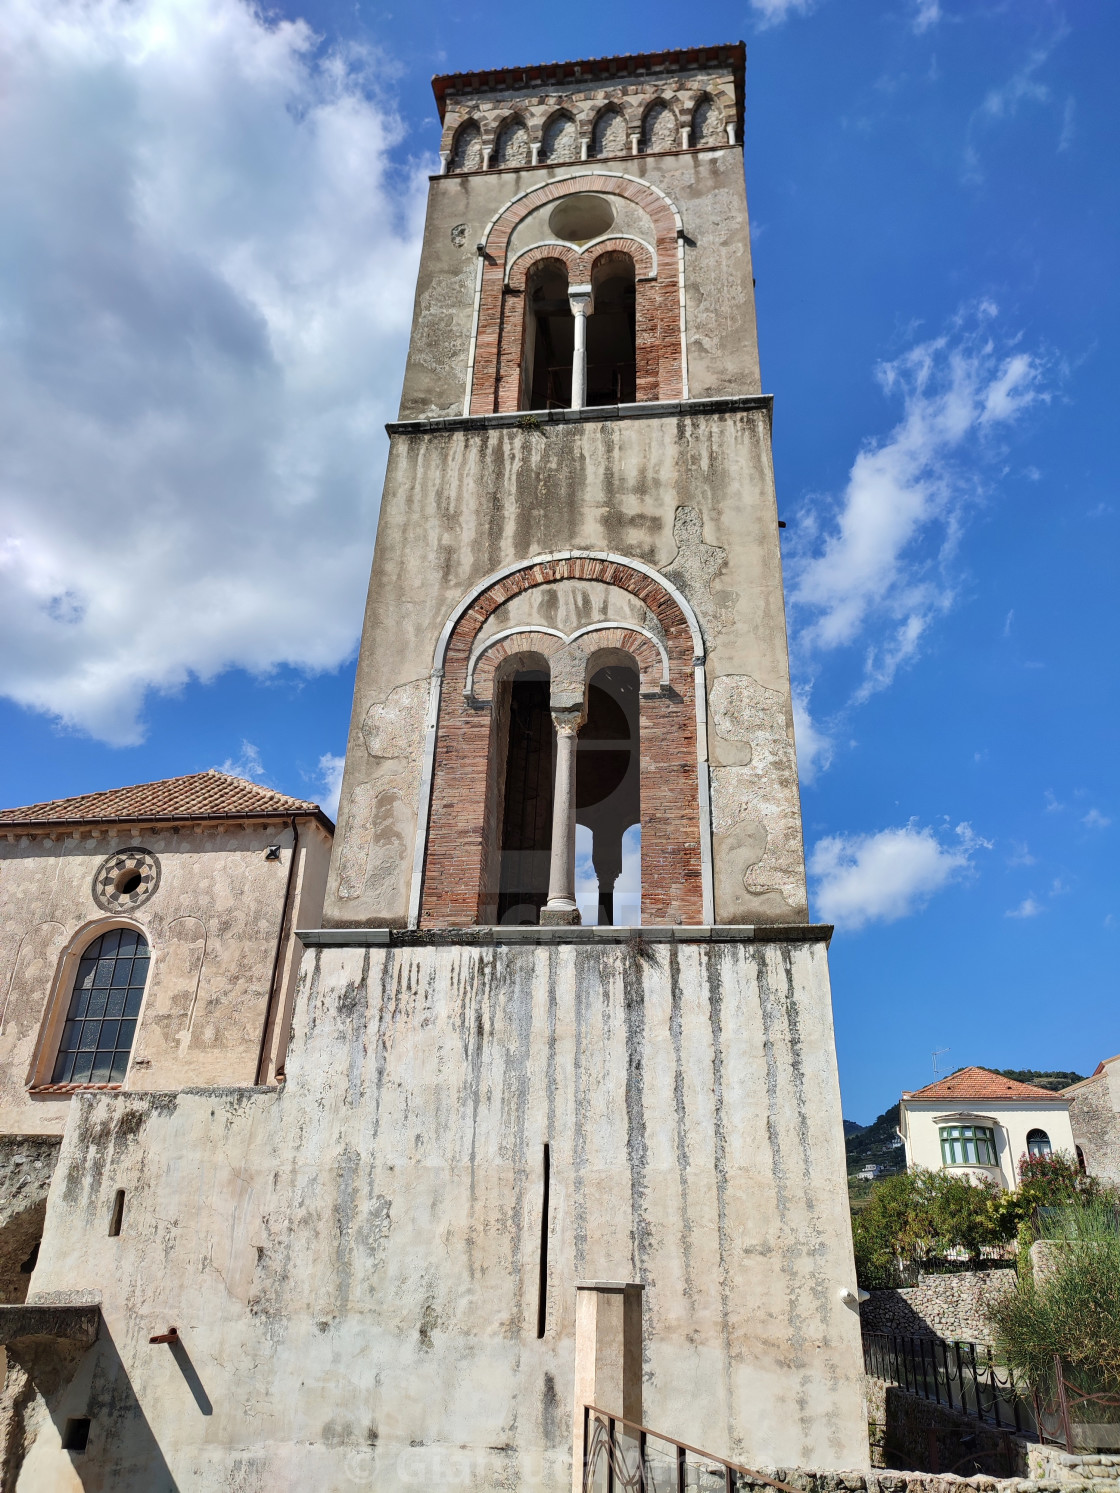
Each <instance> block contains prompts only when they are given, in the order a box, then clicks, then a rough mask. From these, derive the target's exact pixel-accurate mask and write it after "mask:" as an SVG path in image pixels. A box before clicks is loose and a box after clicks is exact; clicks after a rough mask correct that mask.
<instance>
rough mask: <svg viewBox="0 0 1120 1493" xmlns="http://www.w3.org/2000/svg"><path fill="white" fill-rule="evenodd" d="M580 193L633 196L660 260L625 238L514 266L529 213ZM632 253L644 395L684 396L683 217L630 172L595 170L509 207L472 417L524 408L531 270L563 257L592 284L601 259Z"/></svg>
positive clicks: (560, 249) (489, 295)
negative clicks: (513, 246)
mask: <svg viewBox="0 0 1120 1493" xmlns="http://www.w3.org/2000/svg"><path fill="white" fill-rule="evenodd" d="M578 192H599V193H603V194H606V195H609V196H615V197H625V198H627V199H628V200H629V201H631V202H634V203H636V204H637V205H638V206H639V207H641V208H642V209H643V210H644V211H645V213H646V214H647V215H648V216H649V218H650V220H651V221H652V223H653V226H654V230H655V233H656V248H657V265H656V273H654V266H653V265H652V263H650V261H649V255H648V253H647V252H646V251H644V250H643V247H642V245H641V244H639V243H638V242H636V241H635V240H633V239H628V238H625V237H620V238H617V239H610V240H607V241H605V242H604V243H602V244H596V245H595V246H594V248H593V249H591V250H588V251H587V252H586V253H585V254H582V255H581V254H578V253H577V252H576V251H575V250H574V249H569V248H568V247H567V246H562V245H557V244H548V245H541V246H539V248H538V249H533V250H530V251H529V252H528V253H526V254H522V255H518V257H517V259H516V261H515V262H514V264H513V265H512V266H510V265H509V263H508V252H509V241H510V237H511V235H512V233H513V231H514V229H515V228H516V227H517V225H518V223H520V222H521V221H522V220H523V219H524V218H525V217H526V215H527V214H529V213H531V212H532V211H533V210H534V208H538V207H541V206H543V205H544V204H545V203H548V202H554V201H556V200H557V199H559V198H561V197H567V196H571V195H573V194H574V193H578ZM606 252H611V253H619V252H623V253H626V254H628V255H629V256H630V257H631V258H632V259H633V261H634V269H635V277H636V281H637V304H636V309H635V316H636V326H635V335H636V341H637V359H638V389H637V397H638V400H639V401H640V402H641V401H647V400H656V399H680V398H681V397H682V394H683V392H684V383H683V376H682V364H683V358H682V354H681V324H680V280H679V271H678V264H677V223H676V215H675V214H674V212H673V209H672V208H671V207H670V206H669V203H668V202H667V201H666V199H665V198H664V197H662V196H661V194H660V193H659V192H655V191H654V190H653V189H652V188H651V187H648V186H646V185H645V184H644V183H642V182H639V181H633V180H631V179H630V178H628V177H623V176H610V175H607V174H605V173H603V174H600V173H591V174H588V175H587V176H571V177H566V178H564V179H562V180H559V181H551V182H548V183H547V184H546V185H544V186H542V187H537V188H536V189H535V190H534V191H531V192H528V193H526V195H525V196H524V197H520V198H518V199H517V201H516V202H511V203H510V205H509V206H508V207H507V208H506V209H505V211H504V212H502V213H501V214H500V215H499V217H498V219H497V221H496V222H495V223H494V225H493V227H492V228H491V230H490V233H489V236H488V237H487V240H486V244H485V247H484V262H483V270H482V285H481V289H480V293H479V303H478V325H477V328H476V335H475V354H474V376H473V380H472V384H471V407H470V413H471V414H472V415H489V414H494V413H496V412H499V411H512V410H516V409H518V408H519V407H520V401H521V391H520V387H519V381H520V368H521V352H522V343H523V339H524V304H525V303H524V288H525V275H526V273H527V272H528V270H529V268H530V266H531V265H532V264H533V263H536V262H539V261H540V260H541V259H555V260H559V261H561V262H562V263H564V265H565V266H566V268H567V270H568V283H569V284H572V285H574V284H578V283H587V281H589V280H590V278H591V273H592V270H593V266H594V262H595V261H596V260H597V259H598V258H599V257H601V256H602V255H603V254H604V253H606Z"/></svg>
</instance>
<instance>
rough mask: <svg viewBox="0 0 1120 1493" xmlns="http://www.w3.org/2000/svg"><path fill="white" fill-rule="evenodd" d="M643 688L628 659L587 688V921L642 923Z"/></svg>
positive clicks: (581, 771) (583, 867) (581, 779)
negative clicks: (641, 775)
mask: <svg viewBox="0 0 1120 1493" xmlns="http://www.w3.org/2000/svg"><path fill="white" fill-rule="evenodd" d="M638 691H639V679H638V672H637V670H636V669H634V668H630V667H628V666H626V665H625V664H618V665H612V666H610V667H608V668H605V669H599V670H597V671H596V673H595V674H594V675H593V676H592V678H591V683H590V685H589V687H588V691H587V719H586V720H585V721H584V723H583V725H582V726H581V727H580V733H579V742H578V745H577V748H576V901H577V902H578V903H579V909H580V914H581V916H582V918H583V921H584V923H585V924H599V925H600V926H615V925H617V926H624V927H636V926H637V925H639V924H640V923H641V921H642V915H641V869H640V868H641V817H642V816H641V798H640V791H639V790H640V755H641V754H640V749H639V734H640V729H641V726H640V706H639V702H640V697H639V693H638ZM589 842H590V843H589Z"/></svg>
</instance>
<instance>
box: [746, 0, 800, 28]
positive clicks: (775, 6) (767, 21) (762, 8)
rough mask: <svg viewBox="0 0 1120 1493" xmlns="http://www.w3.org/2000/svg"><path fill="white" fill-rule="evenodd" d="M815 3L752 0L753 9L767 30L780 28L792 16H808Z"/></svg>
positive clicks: (784, 0) (795, 0)
mask: <svg viewBox="0 0 1120 1493" xmlns="http://www.w3.org/2000/svg"><path fill="white" fill-rule="evenodd" d="M814 3H815V0H751V9H752V10H753V11H754V13H755V15H756V16H757V17H758V20H759V25H760V26H761V27H762V28H763V29H764V30H765V29H766V28H767V27H768V26H780V25H781V23H782V22H783V21H788V20H789V18H790V17H791V16H804V15H808V13H809V12H810V11H811V10H812V9H813V5H814Z"/></svg>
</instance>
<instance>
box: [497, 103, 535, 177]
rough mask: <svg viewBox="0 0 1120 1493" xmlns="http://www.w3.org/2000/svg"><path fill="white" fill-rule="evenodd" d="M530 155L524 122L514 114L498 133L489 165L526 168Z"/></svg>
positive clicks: (527, 132) (530, 150)
mask: <svg viewBox="0 0 1120 1493" xmlns="http://www.w3.org/2000/svg"><path fill="white" fill-rule="evenodd" d="M532 155H533V152H532V149H531V147H530V145H529V131H528V130H527V129H526V128H525V121H524V120H523V119H520V118H519V117H518V116H517V115H516V114H515V115H514V116H513V118H512V119H507V120H506V121H505V123H504V124H503V125H502V127H501V129H500V130H499V131H498V138H497V140H496V141H495V142H494V154H493V156H492V157H491V165H493V166H527V165H528V164H529V162H530V160H531V159H532Z"/></svg>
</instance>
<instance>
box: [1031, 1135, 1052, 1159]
mask: <svg viewBox="0 0 1120 1493" xmlns="http://www.w3.org/2000/svg"><path fill="white" fill-rule="evenodd" d="M1051 1149H1052V1148H1051V1145H1050V1137H1049V1136H1048V1135H1047V1134H1046V1131H1045V1130H1028V1131H1027V1155H1028V1156H1049V1155H1050V1152H1051Z"/></svg>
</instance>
